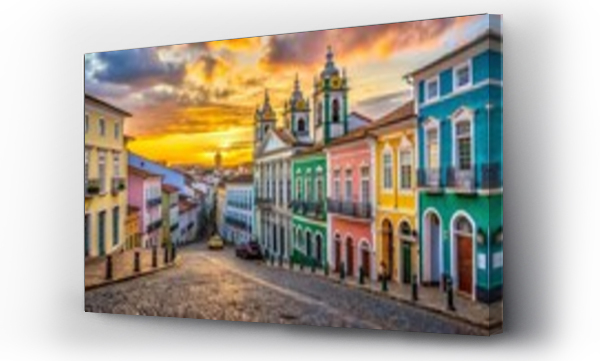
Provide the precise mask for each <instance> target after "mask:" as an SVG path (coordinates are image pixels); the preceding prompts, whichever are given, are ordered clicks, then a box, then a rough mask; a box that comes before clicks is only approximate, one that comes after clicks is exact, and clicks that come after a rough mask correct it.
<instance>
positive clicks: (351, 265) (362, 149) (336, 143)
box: [326, 126, 377, 279]
mask: <svg viewBox="0 0 600 361" xmlns="http://www.w3.org/2000/svg"><path fill="white" fill-rule="evenodd" d="M369 128H370V127H369V126H366V127H363V128H360V129H357V130H354V131H352V132H350V133H348V134H347V135H345V136H343V137H340V138H337V139H335V140H333V141H332V142H331V143H330V144H329V145H328V146H327V148H326V153H327V160H328V168H329V172H328V176H327V191H328V193H327V210H328V219H327V223H328V225H329V227H328V229H329V236H328V237H329V239H330V240H331V247H330V249H329V252H330V253H329V255H328V258H329V260H330V264H331V265H332V267H333V270H334V271H336V272H337V271H339V270H340V269H341V268H342V267H344V271H345V272H346V274H347V275H348V276H349V277H359V275H360V272H361V270H362V272H363V274H364V276H365V277H366V278H367V279H369V278H370V279H375V278H376V272H377V268H376V262H375V250H376V248H375V243H374V241H373V239H374V237H373V232H374V229H373V218H374V214H375V212H374V200H375V197H374V190H375V189H374V183H373V179H374V169H373V167H372V164H373V162H372V153H373V148H374V141H373V139H372V138H371V137H370V136H369V133H368V129H369Z"/></svg>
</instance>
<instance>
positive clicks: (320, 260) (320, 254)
mask: <svg viewBox="0 0 600 361" xmlns="http://www.w3.org/2000/svg"><path fill="white" fill-rule="evenodd" d="M315 240H316V247H317V249H316V251H317V252H316V253H317V265H319V266H322V265H323V237H322V236H321V235H320V234H317V236H316V237H315Z"/></svg>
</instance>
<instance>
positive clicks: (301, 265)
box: [300, 260, 304, 271]
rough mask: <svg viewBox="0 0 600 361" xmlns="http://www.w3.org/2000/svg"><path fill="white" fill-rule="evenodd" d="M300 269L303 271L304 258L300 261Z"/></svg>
mask: <svg viewBox="0 0 600 361" xmlns="http://www.w3.org/2000/svg"><path fill="white" fill-rule="evenodd" d="M300 271H304V260H302V261H300Z"/></svg>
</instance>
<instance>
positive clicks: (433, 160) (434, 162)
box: [426, 128, 440, 169]
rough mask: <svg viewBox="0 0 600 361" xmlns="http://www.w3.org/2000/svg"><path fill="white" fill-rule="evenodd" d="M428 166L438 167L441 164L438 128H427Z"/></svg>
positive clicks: (431, 167)
mask: <svg viewBox="0 0 600 361" xmlns="http://www.w3.org/2000/svg"><path fill="white" fill-rule="evenodd" d="M426 137H427V168H428V169H438V168H439V166H440V158H439V141H438V129H437V128H431V129H428V130H427V136H426Z"/></svg>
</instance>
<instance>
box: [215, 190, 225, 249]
mask: <svg viewBox="0 0 600 361" xmlns="http://www.w3.org/2000/svg"><path fill="white" fill-rule="evenodd" d="M226 207H227V193H226V191H225V184H224V183H223V184H219V185H218V187H217V204H216V212H215V218H216V219H215V221H216V223H217V234H218V235H219V236H221V238H225V209H226Z"/></svg>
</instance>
